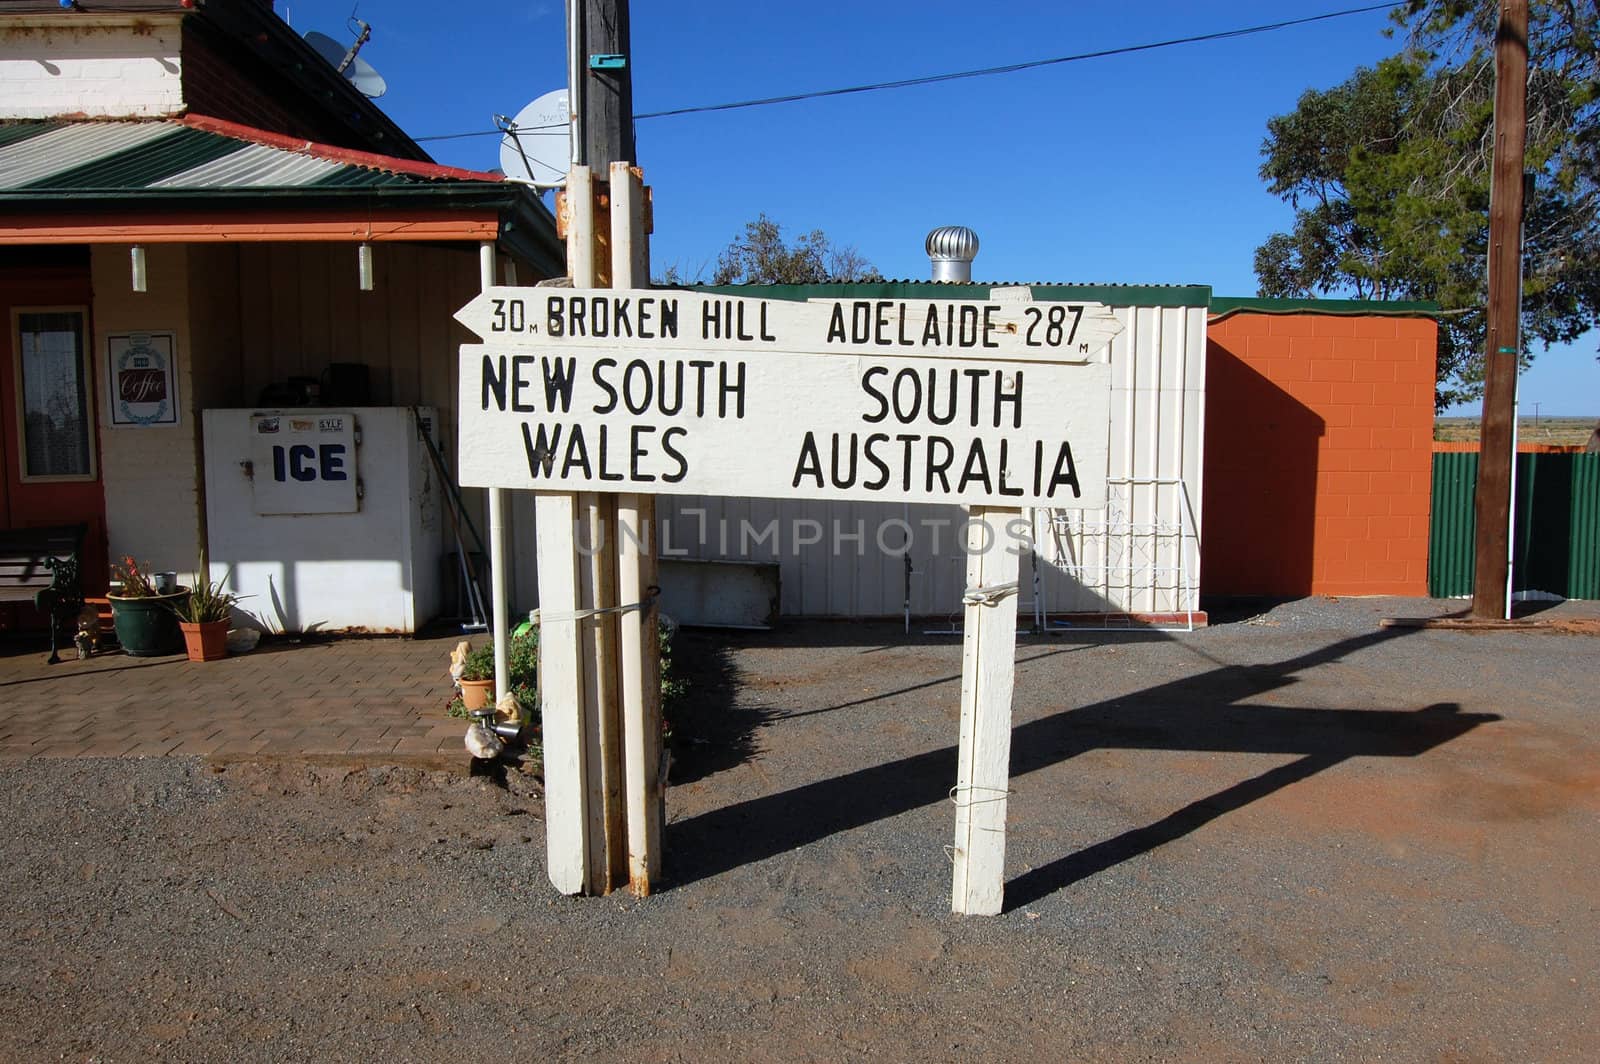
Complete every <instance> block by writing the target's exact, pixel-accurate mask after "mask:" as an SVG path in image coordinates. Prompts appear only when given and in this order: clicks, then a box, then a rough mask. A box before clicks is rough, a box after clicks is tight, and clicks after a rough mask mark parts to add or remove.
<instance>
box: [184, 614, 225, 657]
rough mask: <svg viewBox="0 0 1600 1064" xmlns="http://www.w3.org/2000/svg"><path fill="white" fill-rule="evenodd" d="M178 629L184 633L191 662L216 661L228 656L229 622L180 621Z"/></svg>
mask: <svg viewBox="0 0 1600 1064" xmlns="http://www.w3.org/2000/svg"><path fill="white" fill-rule="evenodd" d="M178 627H179V628H180V629H182V631H183V642H184V645H185V646H187V647H188V649H189V660H190V661H216V660H217V659H218V658H225V657H227V656H228V622H227V621H201V622H200V623H199V624H194V623H191V622H189V621H179V622H178Z"/></svg>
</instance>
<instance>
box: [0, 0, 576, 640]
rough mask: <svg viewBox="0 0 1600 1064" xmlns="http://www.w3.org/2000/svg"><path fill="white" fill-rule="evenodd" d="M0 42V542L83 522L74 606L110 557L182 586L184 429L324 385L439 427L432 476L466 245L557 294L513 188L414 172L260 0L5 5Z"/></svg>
mask: <svg viewBox="0 0 1600 1064" xmlns="http://www.w3.org/2000/svg"><path fill="white" fill-rule="evenodd" d="M0 29H3V30H4V32H3V33H0V303H3V306H4V312H3V315H0V320H4V321H5V322H6V323H7V331H6V341H5V343H4V345H3V346H0V454H3V458H4V476H3V478H0V522H3V527H22V526H29V525H35V526H37V525H51V524H62V523H76V522H84V523H86V524H87V525H88V526H89V533H88V541H87V544H86V547H85V557H84V568H85V575H86V583H87V587H86V590H87V591H88V592H89V593H90V594H101V593H103V592H104V590H105V587H106V582H107V578H108V567H109V564H110V562H111V561H112V560H114V559H117V558H120V557H122V556H124V555H127V556H131V557H133V558H135V559H136V560H138V561H139V562H141V563H144V562H148V563H149V564H150V565H151V566H152V567H154V568H155V569H157V570H176V571H179V572H192V571H193V570H194V569H195V567H196V565H197V560H198V558H199V556H200V553H201V550H202V547H203V546H205V545H206V544H207V540H208V535H207V513H206V506H207V500H206V466H207V461H208V456H207V455H206V454H204V449H203V431H202V429H203V418H202V413H203V412H204V411H208V410H220V409H245V408H250V407H253V406H266V407H274V406H277V407H282V406H293V405H297V404H299V403H301V402H303V401H305V400H307V399H309V398H310V397H311V396H310V394H309V393H313V392H315V391H317V390H318V389H319V388H320V389H327V390H328V393H329V394H327V395H326V396H324V397H325V398H330V399H337V400H338V401H340V402H342V403H344V404H345V405H348V406H350V407H352V408H357V407H364V406H372V407H390V408H395V407H411V406H421V407H432V408H434V409H435V410H436V411H437V414H438V422H439V423H438V425H437V427H436V432H435V437H436V438H437V439H438V440H439V441H441V442H442V443H443V444H444V448H443V449H444V451H445V453H446V458H447V459H448V453H449V450H450V441H452V440H453V439H454V433H453V431H452V429H453V423H454V410H455V365H456V357H455V352H456V348H457V346H458V345H459V344H460V343H461V342H463V341H466V340H469V339H470V336H469V335H468V334H466V333H465V332H464V330H461V329H460V328H459V327H458V326H457V325H455V323H454V322H453V321H452V318H451V315H452V314H453V312H454V311H455V310H456V309H457V308H459V307H460V306H461V305H462V304H463V303H465V302H466V301H467V300H468V299H469V298H470V297H471V296H472V295H473V294H474V293H475V292H476V291H477V290H478V288H479V285H480V249H481V248H484V247H487V248H491V249H493V257H492V259H491V260H490V264H491V266H492V267H493V269H494V270H495V273H496V276H497V277H500V278H502V279H503V278H505V277H508V276H513V275H514V276H516V277H518V278H520V279H521V280H522V281H524V282H525V283H531V282H532V281H535V280H538V279H540V278H543V277H548V276H551V275H554V274H559V273H561V272H563V265H562V263H563V248H562V245H561V243H560V241H559V240H558V238H557V237H556V234H555V225H554V220H553V218H552V217H551V215H550V213H549V211H548V210H547V208H546V207H545V206H544V205H543V203H542V202H541V201H540V200H539V199H538V197H537V196H536V195H535V194H534V193H533V192H532V191H531V190H529V189H527V188H526V187H524V186H520V185H517V184H513V183H510V182H507V181H505V180H503V179H501V178H500V177H498V176H497V175H493V174H487V173H478V172H474V171H466V170H459V169H455V168H450V167H443V166H438V165H435V164H434V163H432V162H431V161H430V160H429V158H428V156H427V154H426V153H425V152H424V151H423V150H422V149H421V148H419V147H418V146H417V145H416V144H415V142H413V141H412V140H411V139H410V138H409V137H408V136H407V135H406V134H405V133H404V132H402V131H401V130H400V129H399V128H398V127H397V126H395V125H394V123H393V122H391V121H390V120H389V119H388V118H387V117H386V116H385V115H384V114H383V112H382V111H381V110H379V109H378V108H377V107H376V106H375V105H374V104H373V103H372V101H371V100H369V99H367V98H366V97H365V96H363V95H362V94H361V93H360V92H358V91H357V90H356V89H355V88H354V87H353V86H352V85H351V84H350V83H349V82H347V81H346V80H345V79H344V78H343V77H342V76H340V75H339V74H338V73H337V72H336V71H335V70H334V69H333V67H332V66H330V65H329V64H328V63H327V62H326V61H325V60H323V59H322V57H321V56H319V55H318V54H317V52H316V51H315V50H314V49H312V48H311V47H310V46H309V45H308V44H307V43H306V42H305V41H303V40H301V39H300V37H299V36H298V35H296V34H295V33H294V32H293V31H292V30H291V29H290V28H289V27H288V26H287V25H286V24H285V23H284V22H283V21H282V20H281V19H280V18H279V17H278V16H277V15H276V14H275V13H274V12H273V10H272V6H271V4H270V3H269V2H265V0H210V2H208V3H205V4H203V5H196V4H192V3H188V2H183V0H82V2H80V3H76V4H74V5H72V6H71V7H69V8H66V9H63V8H62V7H61V6H60V5H59V4H58V3H56V2H55V0H48V2H31V0H23V2H12V3H8V4H7V5H6V6H5V7H4V9H3V10H0ZM368 284H370V290H369V289H368V288H367V285H368ZM213 457H214V456H213ZM381 459H382V456H380V455H367V456H366V457H365V458H364V460H367V461H379V460H381ZM477 505H478V503H477V501H476V500H474V499H472V498H470V497H469V498H468V499H467V509H468V511H469V512H470V511H471V510H472V509H473V508H474V507H476V506H477ZM479 524H480V527H481V521H480V522H479ZM283 527H287V525H285V526H283ZM522 534H523V536H524V538H525V537H526V536H529V535H531V520H529V521H527V522H526V523H525V528H524V529H523V533H522ZM213 547H215V544H213ZM530 553H531V552H530ZM213 560H214V561H215V560H217V559H216V557H215V553H214V555H213ZM527 568H528V569H529V570H531V568H532V567H531V565H530V566H528V567H527ZM430 579H431V578H430ZM524 579H525V581H526V582H528V583H530V584H531V580H532V573H531V571H530V572H527V573H525V574H524ZM528 593H529V594H531V591H530V592H528ZM259 605H261V606H262V611H261V612H262V613H263V614H264V615H263V617H262V619H263V621H264V622H266V623H268V625H269V626H271V625H272V624H274V623H281V624H283V625H284V626H285V627H301V626H304V625H308V624H311V623H314V621H315V619H314V618H311V617H295V618H284V617H278V618H274V617H272V616H271V615H270V614H271V611H270V610H267V609H266V604H259ZM29 614H31V611H26V610H22V609H21V608H15V607H0V626H7V627H9V626H12V625H16V624H36V623H38V619H37V618H35V617H31V616H29Z"/></svg>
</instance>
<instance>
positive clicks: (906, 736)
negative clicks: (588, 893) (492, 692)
mask: <svg viewBox="0 0 1600 1064" xmlns="http://www.w3.org/2000/svg"><path fill="white" fill-rule="evenodd" d="M1454 608H1457V604H1453V603H1429V602H1426V601H1421V602H1419V601H1416V600H1349V601H1342V602H1339V601H1333V600H1327V599H1312V600H1305V601H1302V602H1296V603H1292V604H1289V605H1285V606H1279V607H1277V608H1274V609H1270V610H1241V611H1237V612H1235V613H1230V614H1228V615H1226V616H1219V617H1217V618H1216V620H1217V622H1218V623H1215V624H1214V626H1213V627H1212V628H1210V629H1207V630H1204V631H1200V632H1195V633H1189V634H1173V633H1162V634H1155V633H1120V634H1105V633H1067V634H1064V635H1061V636H1056V637H1050V638H1037V639H1036V638H1025V639H1023V640H1022V641H1021V644H1020V645H1019V647H1018V654H1017V658H1018V673H1017V695H1016V710H1015V717H1016V729H1015V732H1014V744H1013V754H1012V762H1013V765H1012V771H1013V787H1014V794H1013V797H1012V799H1011V805H1010V817H1009V819H1010V829H1009V836H1008V842H1009V853H1008V885H1007V902H1008V911H1007V912H1006V913H1005V914H1004V915H1002V916H999V917H993V918H977V917H968V918H962V917H956V916H952V915H951V914H949V912H948V908H949V890H950V866H949V861H948V858H947V857H946V855H945V849H944V847H945V845H946V844H947V843H948V842H949V841H950V836H951V833H952V825H953V809H952V807H951V806H950V804H949V802H948V801H946V800H945V795H946V792H947V791H948V789H949V788H950V786H951V784H952V783H953V782H954V774H955V756H954V749H953V747H954V742H955V736H956V714H957V706H956V695H957V688H958V679H959V673H960V648H959V644H958V643H957V642H956V641H954V640H949V639H943V640H941V639H936V638H925V637H916V636H913V637H911V638H909V639H908V638H907V637H906V636H905V635H904V634H903V633H901V632H900V631H899V630H898V629H897V628H895V627H892V626H875V625H829V626H808V627H803V628H795V629H793V630H790V631H786V632H781V633H774V634H769V635H740V636H738V637H737V638H734V639H731V640H730V639H728V638H725V637H722V636H716V637H713V636H711V635H709V634H696V633H684V635H683V636H681V638H682V640H683V644H684V645H683V647H682V649H681V650H680V651H679V655H678V660H679V662H680V663H681V664H683V665H684V666H686V667H687V668H688V671H689V673H690V674H691V678H692V679H693V681H694V684H695V687H694V699H693V702H692V704H691V705H690V706H688V707H686V708H685V709H683V710H682V711H680V714H679V717H680V719H679V720H678V721H675V722H674V724H675V728H676V730H677V732H678V734H679V736H680V737H685V736H691V735H692V736H694V737H695V740H696V741H693V742H687V743H684V744H683V745H682V748H681V750H680V757H679V759H678V761H677V763H676V764H675V766H674V786H673V788H672V791H671V792H670V794H669V799H668V800H669V817H670V819H671V823H670V825H669V828H668V834H667V847H668V850H667V854H668V858H667V873H668V878H669V883H668V885H667V889H665V890H664V891H663V892H661V893H660V894H658V895H656V896H655V897H652V898H649V899H645V900H642V901H640V900H635V899H632V898H628V897H626V896H612V897H610V898H603V899H568V898H562V897H559V896H557V895H556V894H555V893H554V892H553V890H551V888H550V887H549V886H548V883H547V881H546V880H545V876H544V861H543V840H544V824H543V822H542V819H541V817H542V806H541V803H540V801H539V796H538V782H537V779H536V777H535V776H534V775H533V774H532V773H531V772H530V771H527V770H519V769H512V770H510V771H508V772H507V773H506V774H505V778H504V779H503V780H496V779H493V778H489V777H468V776H467V775H466V773H465V771H464V768H465V766H464V764H463V765H451V766H443V767H418V766H415V765H411V766H394V765H379V764H364V763H340V762H326V761H325V762H318V763H306V762H267V763H262V762H231V763H213V762H207V761H202V760H192V759H178V758H168V759H126V760H76V761H26V762H11V763H5V764H0V809H3V814H4V819H3V823H4V825H5V838H4V841H3V842H0V847H3V850H0V854H3V861H0V891H3V894H4V898H5V901H6V904H5V906H4V907H3V910H0V933H3V937H4V941H5V942H6V949H5V950H4V953H3V954H0V1017H3V1018H0V1059H4V1060H15V1061H30V1062H31V1061H39V1060H56V1059H65V1060H96V1061H148V1060H172V1061H216V1060H228V1061H274V1062H276V1061H297V1060H316V1061H329V1060H361V1061H367V1060H373V1059H377V1058H380V1057H381V1058H386V1059H387V1060H390V1061H436V1060H442V1059H490V1058H494V1059H499V1058H502V1057H513V1056H520V1055H527V1054H538V1055H540V1056H544V1057H551V1058H555V1059H585V1058H591V1057H601V1056H608V1057H609V1056H617V1055H623V1054H625V1055H627V1056H628V1057H629V1058H630V1059H640V1060H646V1061H655V1060H663V1061H676V1060H685V1061H688V1060H696V1061H699V1060H740V1061H769V1060H771V1061H779V1060H784V1061H787V1060H816V1061H836V1060H860V1059H867V1058H869V1057H870V1058H874V1059H887V1060H911V1059H916V1060H924V1061H926V1060H933V1061H943V1060H950V1061H956V1060H963V1061H965V1060H980V1059H981V1060H985V1061H1010V1060H1016V1061H1039V1060H1066V1059H1085V1060H1101V1059H1103V1060H1271V1061H1281V1060H1306V1061H1327V1060H1361V1061H1367V1060H1397V1061H1412V1060H1416V1061H1445V1060H1448V1061H1480V1060H1482V1061H1489V1060H1506V1061H1565V1060H1571V1061H1589V1060H1594V1059H1597V1057H1600V1031H1597V1029H1596V1021H1595V1019H1594V1012H1595V1006H1596V1004H1597V1001H1600V998H1597V994H1596V973H1597V971H1600V936H1597V935H1596V934H1595V927H1596V915H1597V913H1596V906H1597V899H1600V876H1597V875H1596V873H1597V871H1600V859H1597V857H1596V847H1595V839H1596V837H1597V836H1596V829H1597V827H1600V758H1597V754H1600V741H1597V740H1596V738H1595V728H1594V725H1595V718H1596V716H1597V712H1600V711H1597V707H1596V699H1595V697H1594V694H1593V692H1594V690H1595V689H1596V688H1597V687H1600V656H1597V655H1596V653H1595V647H1596V645H1597V644H1596V642H1595V639H1594V637H1592V636H1585V635H1578V634H1556V633H1548V632H1547V633H1496V634H1493V635H1484V634H1475V633H1465V632H1455V631H1396V630H1392V629H1389V630H1380V629H1379V628H1378V627H1377V621H1378V620H1379V619H1380V618H1381V617H1384V616H1392V615H1419V614H1427V613H1441V612H1445V611H1447V610H1450V609H1454ZM1574 609H1575V607H1562V608H1561V609H1560V610H1557V611H1552V613H1551V615H1552V616H1560V615H1563V611H1566V612H1567V613H1571V612H1572V611H1573V610H1574ZM1585 616H1587V617H1593V616H1594V613H1593V612H1592V611H1591V612H1590V613H1588V614H1586V615H1585Z"/></svg>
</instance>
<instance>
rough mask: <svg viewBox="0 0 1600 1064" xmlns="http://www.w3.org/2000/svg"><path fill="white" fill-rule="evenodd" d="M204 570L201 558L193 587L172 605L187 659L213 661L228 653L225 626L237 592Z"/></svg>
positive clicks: (226, 627) (203, 562)
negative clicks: (226, 587)
mask: <svg viewBox="0 0 1600 1064" xmlns="http://www.w3.org/2000/svg"><path fill="white" fill-rule="evenodd" d="M206 573H207V570H206V563H205V560H204V559H202V560H201V562H200V572H199V574H198V575H197V576H196V578H195V582H194V587H192V588H190V589H189V591H188V593H187V594H185V595H183V596H182V597H180V598H179V600H178V601H177V602H175V603H173V605H172V612H173V613H175V614H177V617H178V628H179V630H180V631H181V632H182V633H183V641H184V644H185V646H186V647H187V648H188V651H189V660H190V661H216V660H217V659H218V658H225V657H227V656H228V626H229V625H230V624H231V623H232V619H233V607H234V606H235V605H237V604H238V602H239V596H238V595H235V594H233V593H232V592H230V591H227V590H225V589H224V587H223V584H222V583H221V582H220V581H215V580H212V579H211V578H210V577H209V576H207V575H206Z"/></svg>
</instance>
